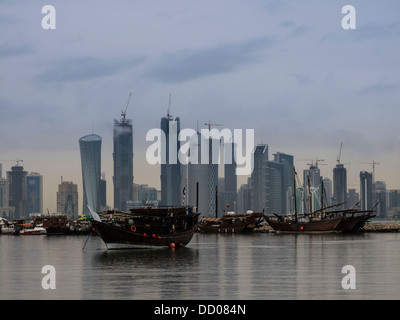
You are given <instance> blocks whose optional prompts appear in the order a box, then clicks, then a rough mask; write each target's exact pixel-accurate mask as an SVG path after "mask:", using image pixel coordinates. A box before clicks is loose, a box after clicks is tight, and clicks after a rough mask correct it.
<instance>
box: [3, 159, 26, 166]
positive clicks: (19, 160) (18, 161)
mask: <svg viewBox="0 0 400 320" xmlns="http://www.w3.org/2000/svg"><path fill="white" fill-rule="evenodd" d="M4 161H12V162H16V163H17V167H19V163H20V162H24V160H21V159H18V158H17V159H16V160H0V162H4Z"/></svg>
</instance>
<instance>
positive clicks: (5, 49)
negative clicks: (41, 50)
mask: <svg viewBox="0 0 400 320" xmlns="http://www.w3.org/2000/svg"><path fill="white" fill-rule="evenodd" d="M31 52H32V49H31V48H30V47H29V46H27V45H19V46H7V45H2V46H0V57H1V58H6V57H12V56H20V55H25V54H28V53H31Z"/></svg>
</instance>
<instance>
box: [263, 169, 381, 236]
mask: <svg viewBox="0 0 400 320" xmlns="http://www.w3.org/2000/svg"><path fill="white" fill-rule="evenodd" d="M294 176H296V171H294ZM308 182H309V181H308ZM308 188H309V193H310V184H308ZM294 190H296V181H295V180H294ZM322 190H323V185H322ZM309 199H310V212H311V213H305V214H301V215H299V214H297V209H296V207H297V205H296V194H295V192H294V202H295V206H294V207H295V212H294V214H292V215H290V214H289V215H284V216H281V215H278V214H275V213H274V216H266V215H264V219H265V221H267V223H268V224H269V225H270V227H271V228H273V229H274V230H275V231H279V232H295V233H305V232H311V233H313V232H355V231H357V230H359V229H361V228H362V227H363V226H364V224H365V223H366V222H367V221H368V220H369V219H370V218H372V217H374V216H375V215H374V214H373V212H374V208H375V207H376V206H377V204H376V205H375V207H374V208H372V209H371V210H358V209H355V207H356V206H354V207H353V208H352V209H335V210H330V209H332V208H334V207H340V206H341V205H343V204H344V203H339V204H336V205H333V206H329V207H323V208H322V209H319V210H316V211H312V205H311V197H310V198H309ZM322 205H323V194H321V206H322Z"/></svg>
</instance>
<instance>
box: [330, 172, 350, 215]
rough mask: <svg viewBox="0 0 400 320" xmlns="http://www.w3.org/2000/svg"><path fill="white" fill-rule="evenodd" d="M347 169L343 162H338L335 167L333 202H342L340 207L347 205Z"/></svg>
mask: <svg viewBox="0 0 400 320" xmlns="http://www.w3.org/2000/svg"><path fill="white" fill-rule="evenodd" d="M346 202H347V170H346V168H345V167H344V165H343V164H337V165H336V168H334V169H333V204H340V203H343V204H342V205H340V206H339V208H342V209H344V208H346V207H347V206H348V205H347V203H346Z"/></svg>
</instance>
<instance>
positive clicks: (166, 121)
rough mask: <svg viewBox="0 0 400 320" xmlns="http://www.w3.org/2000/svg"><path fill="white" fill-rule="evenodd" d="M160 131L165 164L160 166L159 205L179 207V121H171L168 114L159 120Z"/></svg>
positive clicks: (177, 119)
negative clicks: (162, 133)
mask: <svg viewBox="0 0 400 320" xmlns="http://www.w3.org/2000/svg"><path fill="white" fill-rule="evenodd" d="M161 130H162V131H163V132H164V133H165V145H163V146H162V148H165V150H166V152H165V163H162V164H161V205H163V206H179V205H181V198H182V197H181V195H182V191H181V164H180V161H179V159H178V150H179V148H180V142H179V141H178V135H179V131H180V119H179V118H175V120H173V119H172V116H171V115H170V114H169V113H168V114H167V117H164V118H161Z"/></svg>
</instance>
